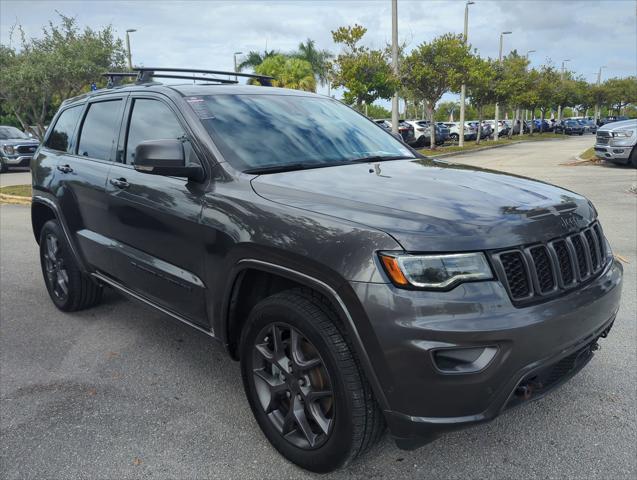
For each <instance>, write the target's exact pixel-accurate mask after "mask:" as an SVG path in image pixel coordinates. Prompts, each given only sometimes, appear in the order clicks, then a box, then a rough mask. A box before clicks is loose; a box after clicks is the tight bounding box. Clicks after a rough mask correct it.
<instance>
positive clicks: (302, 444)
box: [252, 323, 335, 450]
mask: <svg viewBox="0 0 637 480" xmlns="http://www.w3.org/2000/svg"><path fill="white" fill-rule="evenodd" d="M252 367H253V370H252V371H253V376H254V385H255V390H256V394H257V397H258V400H259V403H260V405H261V407H262V408H263V410H264V412H265V414H266V416H267V418H268V419H269V421H270V422H271V423H272V425H273V426H274V427H275V429H276V430H277V431H278V432H279V433H280V434H281V436H282V437H283V438H285V439H286V440H287V441H288V442H290V443H292V444H293V445H295V446H296V447H298V448H302V449H307V450H309V449H314V448H318V447H320V446H321V445H323V444H324V443H325V442H326V441H327V439H328V438H329V436H330V434H331V432H332V427H333V424H334V408H335V401H334V393H333V389H332V383H331V380H330V377H329V374H328V372H327V369H326V367H325V364H324V362H323V359H322V358H321V356H320V354H319V352H318V350H317V349H316V347H315V346H314V345H313V344H312V343H311V342H310V341H309V340H308V339H307V338H306V337H305V336H304V335H303V334H302V333H301V332H299V331H298V330H297V329H295V328H294V327H292V326H290V325H288V324H285V323H274V324H270V325H268V326H267V327H266V328H264V329H263V330H262V331H261V332H260V333H259V335H258V336H257V337H256V341H255V345H254V351H253V364H252Z"/></svg>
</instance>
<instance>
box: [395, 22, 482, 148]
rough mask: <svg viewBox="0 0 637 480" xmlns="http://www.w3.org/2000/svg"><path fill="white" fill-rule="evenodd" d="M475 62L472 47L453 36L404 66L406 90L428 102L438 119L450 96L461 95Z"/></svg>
mask: <svg viewBox="0 0 637 480" xmlns="http://www.w3.org/2000/svg"><path fill="white" fill-rule="evenodd" d="M470 62H471V53H470V49H469V46H467V45H465V43H464V41H463V37H462V35H454V34H451V33H448V34H445V35H442V36H440V37H437V38H434V39H433V40H432V41H431V42H428V43H427V42H424V43H421V44H420V45H418V46H417V47H416V48H415V49H414V50H412V51H411V53H409V55H407V56H406V57H405V59H404V61H403V63H402V65H401V69H400V76H401V79H402V81H403V85H404V87H405V88H406V89H407V90H409V91H410V92H411V93H412V96H413V98H416V99H418V100H421V101H422V100H424V101H425V102H426V103H425V106H426V110H427V114H428V118H429V120H431V121H432V122H433V121H434V119H435V113H436V104H437V103H438V102H439V101H440V99H441V98H442V96H443V95H444V94H445V93H446V92H449V91H451V92H458V91H459V90H460V85H461V84H462V82H463V80H464V78H465V76H466V74H467V72H468V70H469V67H470ZM435 135H436V133H435V129H434V128H432V129H431V145H435V144H436V141H435V140H436V138H435Z"/></svg>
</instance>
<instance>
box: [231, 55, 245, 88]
mask: <svg viewBox="0 0 637 480" xmlns="http://www.w3.org/2000/svg"><path fill="white" fill-rule="evenodd" d="M237 55H243V52H234V53H233V54H232V56H233V58H234V72H235V73H237V72H238V71H239V70H237ZM234 81H235V82H236V81H238V80H237V76H236V75H235V76H234Z"/></svg>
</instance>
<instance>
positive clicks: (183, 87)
mask: <svg viewBox="0 0 637 480" xmlns="http://www.w3.org/2000/svg"><path fill="white" fill-rule="evenodd" d="M166 89H169V90H172V91H175V92H178V93H179V94H180V95H183V96H184V97H190V96H193V95H223V94H233V95H242V94H243V95H245V94H250V95H294V96H305V97H308V96H315V95H317V94H316V93H313V92H305V91H302V90H292V89H289V88H278V87H262V86H260V85H236V84H214V85H213V84H194V85H193V84H191V83H187V84H173V85H170V84H165V83H160V82H148V83H129V84H123V85H118V86H116V87H113V88H102V89H99V90H93V91H91V92H87V93H83V94H81V95H78V96H76V97H72V98H69V99H67V100H65V101H64V102H63V105H65V104H69V103H75V102H78V101H81V100H84V99H86V98H91V97H94V96H98V95H104V94H108V93H115V92H121V91H139V90H150V91H159V92H161V91H162V90H166ZM319 96H323V95H319Z"/></svg>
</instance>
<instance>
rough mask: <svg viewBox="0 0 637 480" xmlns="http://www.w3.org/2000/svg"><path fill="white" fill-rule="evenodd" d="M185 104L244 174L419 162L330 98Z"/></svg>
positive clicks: (265, 97) (221, 98) (236, 98)
mask: <svg viewBox="0 0 637 480" xmlns="http://www.w3.org/2000/svg"><path fill="white" fill-rule="evenodd" d="M186 101H187V102H188V103H189V104H190V105H191V106H192V108H193V109H194V111H195V113H197V115H198V116H199V118H200V119H201V122H202V123H203V125H204V126H205V127H206V130H207V131H208V133H209V134H210V136H211V137H212V139H213V140H214V141H215V144H216V145H217V147H218V148H219V150H221V153H222V154H223V156H224V158H225V159H226V160H227V161H228V162H229V163H230V164H231V165H232V166H234V167H235V168H237V169H239V170H244V171H245V170H254V169H259V168H267V167H286V166H289V167H292V166H296V165H299V168H306V167H307V168H312V167H322V166H329V165H336V164H342V163H348V162H351V161H356V160H360V159H364V158H368V157H374V160H379V159H383V158H387V159H390V158H396V157H402V158H405V157H406V158H415V157H414V155H413V154H412V153H411V151H410V150H409V149H408V148H407V147H405V146H404V145H403V144H402V143H401V142H399V141H398V140H397V139H395V138H394V137H393V136H392V135H391V134H389V133H387V132H386V131H385V130H383V129H381V128H378V126H377V125H374V123H373V122H371V121H369V120H367V119H366V118H365V117H363V116H362V115H360V114H358V113H356V112H355V111H353V110H352V109H350V108H348V107H346V106H345V105H343V104H341V103H340V102H338V101H336V100H332V99H329V98H323V97H318V96H316V97H310V96H307V97H306V96H300V95H299V96H296V95H269V94H257V95H249V94H246V95H242V94H236V95H235V94H223V95H214V96H210V95H208V96H198V97H187V98H186Z"/></svg>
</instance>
